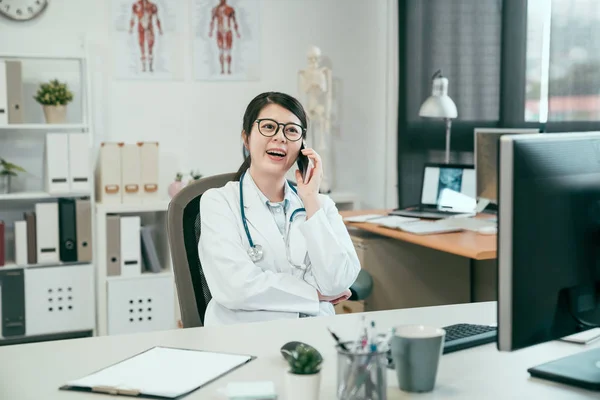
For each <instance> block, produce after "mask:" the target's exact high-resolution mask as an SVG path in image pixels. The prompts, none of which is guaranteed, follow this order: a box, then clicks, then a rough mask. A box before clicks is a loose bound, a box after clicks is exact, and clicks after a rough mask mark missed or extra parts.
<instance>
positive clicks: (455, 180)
mask: <svg viewBox="0 0 600 400" xmlns="http://www.w3.org/2000/svg"><path fill="white" fill-rule="evenodd" d="M475 185H476V176H475V167H474V165H470V164H439V163H427V164H425V166H424V168H423V178H422V180H421V202H420V203H419V205H417V206H413V207H408V208H403V209H396V210H394V211H392V212H390V215H398V216H401V217H416V218H425V219H443V218H456V217H471V216H475V214H476V213H475V211H473V212H465V211H464V209H460V210H456V209H455V208H453V207H451V206H449V205H447V204H444V202H440V199H442V194H443V193H444V190H450V191H452V192H455V193H460V194H462V195H465V196H468V197H469V198H471V199H473V200H474V199H475V195H476V193H475V190H476V189H475Z"/></svg>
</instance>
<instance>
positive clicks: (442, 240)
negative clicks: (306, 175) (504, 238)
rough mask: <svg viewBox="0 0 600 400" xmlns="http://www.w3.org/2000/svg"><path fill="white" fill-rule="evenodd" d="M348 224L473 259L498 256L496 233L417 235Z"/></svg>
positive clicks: (354, 213)
mask: <svg viewBox="0 0 600 400" xmlns="http://www.w3.org/2000/svg"><path fill="white" fill-rule="evenodd" d="M388 212H389V211H387V210H356V211H342V212H340V214H341V215H342V217H351V216H357V215H365V214H382V215H386V214H387V213H388ZM346 225H348V226H354V227H356V228H359V229H363V230H365V231H369V232H373V233H376V234H378V235H382V236H387V237H390V238H393V239H398V240H402V241H405V242H408V243H414V244H418V245H419V246H424V247H428V248H430V249H435V250H440V251H443V252H446V253H450V254H456V255H458V256H462V257H467V258H471V259H473V260H493V259H495V258H496V235H479V234H477V233H476V232H456V233H443V234H439V235H415V234H412V233H408V232H403V231H401V230H398V229H391V228H386V227H384V226H379V225H375V224H370V223H368V222H364V223H359V222H346Z"/></svg>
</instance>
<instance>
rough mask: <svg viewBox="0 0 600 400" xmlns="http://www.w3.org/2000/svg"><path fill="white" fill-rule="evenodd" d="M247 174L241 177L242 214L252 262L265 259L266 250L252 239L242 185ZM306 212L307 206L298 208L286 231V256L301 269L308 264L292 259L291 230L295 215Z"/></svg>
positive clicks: (295, 191) (291, 216)
mask: <svg viewBox="0 0 600 400" xmlns="http://www.w3.org/2000/svg"><path fill="white" fill-rule="evenodd" d="M245 175H246V173H245V172H244V173H243V174H242V176H241V177H240V213H241V215H242V222H243V223H244V230H245V231H246V237H247V238H248V243H250V248H248V256H250V259H251V260H252V262H255V263H256V262H258V261H260V260H262V259H263V257H264V251H263V248H262V246H261V245H259V244H255V243H254V241H253V240H252V235H250V230H249V229H248V222H247V221H246V212H245V211H244V192H243V189H242V187H243V186H244V176H245ZM290 187H291V189H292V190H293V191H294V193H295V194H296V195H298V191H297V190H296V188H295V187H293V186H291V185H290ZM301 212H304V213H306V209H305V208H298V209H296V210H294V211H293V212H292V215H290V221H289V224H288V226H287V230H286V233H285V250H286V256H287V259H288V262H289V263H290V264H291V265H292V266H294V267H296V268H299V269H304V270H306V269H307V268H308V266H306V267H302V266H301V265H298V264H294V263H293V262H292V261H291V257H290V243H289V238H290V235H289V231H290V227H291V225H292V222H293V220H294V217H295V216H296V215H298V214H299V213H301Z"/></svg>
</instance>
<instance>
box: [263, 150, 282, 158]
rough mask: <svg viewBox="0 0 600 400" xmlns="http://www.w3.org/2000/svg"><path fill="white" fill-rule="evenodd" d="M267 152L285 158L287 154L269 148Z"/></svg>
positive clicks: (272, 155)
mask: <svg viewBox="0 0 600 400" xmlns="http://www.w3.org/2000/svg"><path fill="white" fill-rule="evenodd" d="M267 154H268V155H270V156H271V157H276V158H283V157H285V156H286V153H285V152H283V151H279V150H267Z"/></svg>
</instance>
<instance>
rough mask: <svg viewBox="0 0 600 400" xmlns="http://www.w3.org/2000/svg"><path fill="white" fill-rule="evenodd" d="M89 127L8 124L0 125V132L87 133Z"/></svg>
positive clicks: (76, 125)
mask: <svg viewBox="0 0 600 400" xmlns="http://www.w3.org/2000/svg"><path fill="white" fill-rule="evenodd" d="M88 129H89V128H88V126H87V125H85V124H44V123H37V124H8V125H0V132H8V131H19V132H23V131H30V132H35V133H40V132H41V133H46V132H62V131H81V132H87V131H88Z"/></svg>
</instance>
